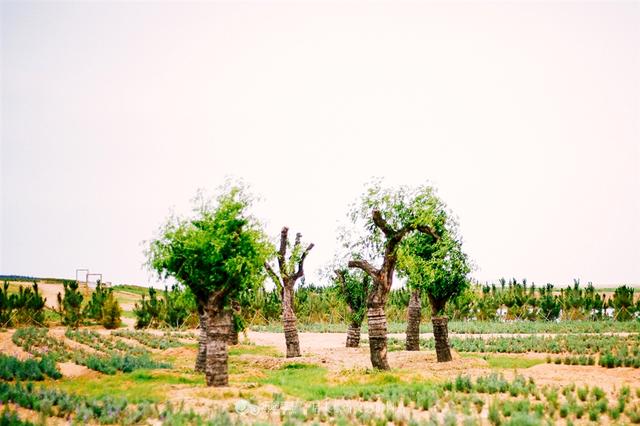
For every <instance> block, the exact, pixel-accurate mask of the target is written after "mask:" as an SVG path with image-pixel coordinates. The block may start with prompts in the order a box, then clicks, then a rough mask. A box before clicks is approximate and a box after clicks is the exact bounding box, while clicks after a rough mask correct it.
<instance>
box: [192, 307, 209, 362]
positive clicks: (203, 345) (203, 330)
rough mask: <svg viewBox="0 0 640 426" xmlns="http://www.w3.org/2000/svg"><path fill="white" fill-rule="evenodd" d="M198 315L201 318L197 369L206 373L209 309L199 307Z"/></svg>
mask: <svg viewBox="0 0 640 426" xmlns="http://www.w3.org/2000/svg"><path fill="white" fill-rule="evenodd" d="M198 317H199V318H200V335H199V337H198V356H197V357H196V367H195V370H196V371H197V372H199V373H204V371H205V366H206V365H207V321H208V320H207V318H208V316H207V311H206V310H205V309H198Z"/></svg>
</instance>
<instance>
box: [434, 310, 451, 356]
mask: <svg viewBox="0 0 640 426" xmlns="http://www.w3.org/2000/svg"><path fill="white" fill-rule="evenodd" d="M448 321H449V319H448V318H447V317H444V316H443V317H432V318H431V322H432V323H433V337H434V340H435V342H436V356H437V358H438V362H448V361H451V349H450V348H449V329H448V326H447V323H448Z"/></svg>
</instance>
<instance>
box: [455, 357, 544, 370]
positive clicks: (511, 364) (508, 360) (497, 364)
mask: <svg viewBox="0 0 640 426" xmlns="http://www.w3.org/2000/svg"><path fill="white" fill-rule="evenodd" d="M460 356H461V357H462V358H480V359H484V360H485V361H487V363H488V364H489V367H491V368H507V369H510V370H512V369H514V368H529V367H533V366H534V365H538V364H544V363H545V362H546V361H545V360H544V359H532V358H521V357H512V356H505V355H478V354H468V353H461V354H460Z"/></svg>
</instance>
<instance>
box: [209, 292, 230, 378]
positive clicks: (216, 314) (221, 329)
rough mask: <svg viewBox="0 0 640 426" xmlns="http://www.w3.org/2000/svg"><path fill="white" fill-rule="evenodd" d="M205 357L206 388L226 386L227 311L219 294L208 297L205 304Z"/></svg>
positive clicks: (227, 372)
mask: <svg viewBox="0 0 640 426" xmlns="http://www.w3.org/2000/svg"><path fill="white" fill-rule="evenodd" d="M206 309H207V355H206V360H207V363H206V367H205V375H206V381H207V386H227V385H228V384H229V371H228V367H227V360H228V358H229V356H228V353H227V340H228V338H229V311H228V310H226V309H224V304H223V303H222V297H221V295H219V294H212V295H211V296H209V300H208V302H207V307H206Z"/></svg>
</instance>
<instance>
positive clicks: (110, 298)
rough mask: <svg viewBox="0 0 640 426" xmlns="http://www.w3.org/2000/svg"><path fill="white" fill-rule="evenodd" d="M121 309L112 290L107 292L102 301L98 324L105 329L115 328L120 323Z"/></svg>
mask: <svg viewBox="0 0 640 426" xmlns="http://www.w3.org/2000/svg"><path fill="white" fill-rule="evenodd" d="M109 290H111V289H109ZM121 316H122V309H121V308H120V304H119V303H118V300H117V299H116V298H115V296H114V295H113V291H109V292H107V294H106V296H105V299H104V302H103V303H102V313H101V314H100V324H102V325H103V326H104V328H107V329H110V330H111V329H115V328H118V327H120V325H121V324H122V319H121Z"/></svg>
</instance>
